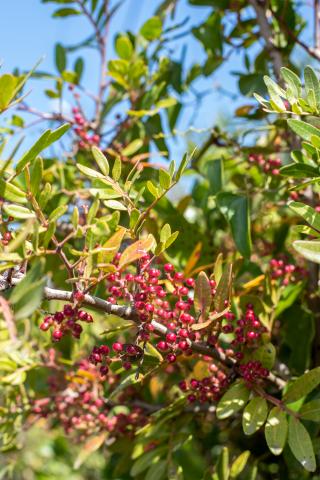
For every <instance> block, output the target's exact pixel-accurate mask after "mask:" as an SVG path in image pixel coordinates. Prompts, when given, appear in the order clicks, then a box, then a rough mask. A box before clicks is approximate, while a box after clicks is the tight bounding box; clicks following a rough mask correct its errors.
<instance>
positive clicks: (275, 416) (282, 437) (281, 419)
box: [264, 407, 288, 455]
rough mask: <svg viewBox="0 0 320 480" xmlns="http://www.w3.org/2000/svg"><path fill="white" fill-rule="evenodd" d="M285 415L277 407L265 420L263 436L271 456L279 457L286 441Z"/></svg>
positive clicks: (286, 425)
mask: <svg viewBox="0 0 320 480" xmlns="http://www.w3.org/2000/svg"><path fill="white" fill-rule="evenodd" d="M287 433H288V422H287V415H286V414H285V413H284V411H283V410H281V409H280V408H279V407H274V408H273V409H272V410H271V411H270V413H269V415H268V418H267V422H266V425H265V427H264V434H265V437H266V442H267V445H268V447H269V449H270V451H271V452H272V453H273V455H280V454H281V453H282V450H283V449H284V446H285V444H286V441H287Z"/></svg>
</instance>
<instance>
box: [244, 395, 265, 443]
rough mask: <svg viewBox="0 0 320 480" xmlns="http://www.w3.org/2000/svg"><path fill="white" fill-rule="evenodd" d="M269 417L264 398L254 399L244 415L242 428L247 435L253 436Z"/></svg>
mask: <svg viewBox="0 0 320 480" xmlns="http://www.w3.org/2000/svg"><path fill="white" fill-rule="evenodd" d="M267 415H268V405H267V402H266V400H265V399H264V398H261V397H254V398H253V399H252V400H250V402H249V403H248V405H247V406H246V408H245V409H244V412H243V415H242V427H243V431H244V433H245V435H253V434H254V433H255V432H256V431H257V430H259V428H261V427H262V425H263V424H264V422H265V421H266V418H267Z"/></svg>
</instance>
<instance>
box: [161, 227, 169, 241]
mask: <svg viewBox="0 0 320 480" xmlns="http://www.w3.org/2000/svg"><path fill="white" fill-rule="evenodd" d="M170 235H171V227H170V225H169V223H165V224H164V225H163V227H162V228H161V231H160V242H163V243H166V241H167V240H168V238H169V237H170Z"/></svg>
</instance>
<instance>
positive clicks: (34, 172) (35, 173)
mask: <svg viewBox="0 0 320 480" xmlns="http://www.w3.org/2000/svg"><path fill="white" fill-rule="evenodd" d="M42 176H43V161H42V158H40V157H37V158H36V159H35V161H34V162H33V164H32V166H31V169H30V179H31V192H32V194H33V195H34V196H37V195H38V194H39V191H40V188H39V187H40V184H41V181H42Z"/></svg>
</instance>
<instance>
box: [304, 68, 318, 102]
mask: <svg viewBox="0 0 320 480" xmlns="http://www.w3.org/2000/svg"><path fill="white" fill-rule="evenodd" d="M304 82H305V89H306V94H307V98H308V101H309V104H310V106H312V107H315V108H319V107H320V86H319V80H318V77H317V75H316V74H315V72H314V70H313V69H312V68H311V67H310V66H309V65H307V66H306V68H305V69H304ZM310 94H311V95H310ZM310 99H314V104H313V102H310Z"/></svg>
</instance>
